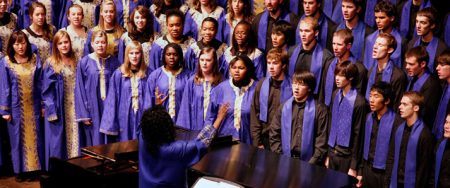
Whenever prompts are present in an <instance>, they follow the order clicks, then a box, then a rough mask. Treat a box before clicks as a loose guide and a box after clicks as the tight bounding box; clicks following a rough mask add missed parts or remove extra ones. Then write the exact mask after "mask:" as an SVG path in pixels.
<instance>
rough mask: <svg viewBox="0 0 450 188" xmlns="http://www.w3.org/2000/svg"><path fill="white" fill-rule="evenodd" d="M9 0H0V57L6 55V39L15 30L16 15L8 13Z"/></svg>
mask: <svg viewBox="0 0 450 188" xmlns="http://www.w3.org/2000/svg"><path fill="white" fill-rule="evenodd" d="M9 7H10V1H9V0H0V57H3V56H5V55H6V47H7V46H8V39H9V37H10V36H11V34H12V32H13V31H15V30H16V29H17V15H16V14H14V13H12V12H9V11H8V8H9Z"/></svg>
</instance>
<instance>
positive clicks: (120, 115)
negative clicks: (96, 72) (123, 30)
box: [100, 41, 148, 142]
mask: <svg viewBox="0 0 450 188" xmlns="http://www.w3.org/2000/svg"><path fill="white" fill-rule="evenodd" d="M125 54H126V56H125V60H124V62H123V64H122V65H121V66H120V67H119V68H118V69H117V70H115V71H114V73H112V76H111V79H110V82H109V83H110V84H109V89H108V96H107V97H106V100H105V103H104V107H105V108H104V110H103V115H102V120H101V123H100V132H102V133H104V134H107V135H112V136H117V141H120V142H122V141H127V140H133V139H136V138H137V134H138V130H139V122H140V120H141V117H142V113H143V112H144V93H145V84H146V81H147V76H148V73H147V65H146V64H145V62H144V60H143V49H142V46H141V44H140V43H139V42H137V41H132V42H130V43H129V44H128V46H127V48H126V49H125Z"/></svg>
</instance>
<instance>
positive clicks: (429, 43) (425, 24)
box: [406, 7, 447, 98]
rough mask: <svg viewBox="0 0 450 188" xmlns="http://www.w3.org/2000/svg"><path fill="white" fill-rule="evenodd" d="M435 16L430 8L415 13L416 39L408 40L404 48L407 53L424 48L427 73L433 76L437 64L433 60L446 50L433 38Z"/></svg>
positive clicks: (435, 26)
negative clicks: (414, 48) (412, 49)
mask: <svg viewBox="0 0 450 188" xmlns="http://www.w3.org/2000/svg"><path fill="white" fill-rule="evenodd" d="M436 14H437V12H436V11H435V10H434V9H433V8H431V7H429V8H424V9H422V10H420V11H419V12H418V13H417V17H416V24H415V26H416V34H417V37H415V38H414V39H412V40H410V41H409V43H408V46H407V48H406V49H407V51H408V50H409V49H411V48H413V47H415V46H423V47H425V48H426V50H427V52H428V56H429V61H428V65H427V66H428V71H429V72H430V73H432V74H433V75H435V74H436V71H435V70H436V66H437V63H435V62H436V61H435V60H436V59H437V57H439V55H440V54H441V53H442V52H443V51H444V50H445V49H447V45H445V43H444V42H443V41H442V40H441V39H439V38H438V37H437V36H434V30H435V29H436V28H437V22H436ZM425 98H426V97H425Z"/></svg>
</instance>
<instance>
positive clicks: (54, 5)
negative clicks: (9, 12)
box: [19, 0, 65, 29]
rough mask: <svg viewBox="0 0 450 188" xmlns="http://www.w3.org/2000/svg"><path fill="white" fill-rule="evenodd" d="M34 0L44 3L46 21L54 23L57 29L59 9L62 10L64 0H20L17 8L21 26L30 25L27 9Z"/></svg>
mask: <svg viewBox="0 0 450 188" xmlns="http://www.w3.org/2000/svg"><path fill="white" fill-rule="evenodd" d="M36 1H38V2H41V3H43V4H44V5H45V9H46V10H47V16H46V21H47V23H48V24H52V25H54V26H55V27H56V28H57V29H60V25H59V21H60V20H61V18H60V16H61V13H62V12H61V10H63V7H64V5H65V1H64V0H21V1H20V10H19V15H20V16H21V18H20V19H22V21H21V23H22V25H21V26H22V27H21V28H27V27H29V26H30V25H31V20H30V16H29V9H30V6H31V4H32V3H33V2H36ZM63 13H65V12H63Z"/></svg>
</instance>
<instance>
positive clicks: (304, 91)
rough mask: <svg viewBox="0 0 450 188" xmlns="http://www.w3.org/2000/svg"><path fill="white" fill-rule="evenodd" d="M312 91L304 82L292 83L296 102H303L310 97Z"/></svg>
mask: <svg viewBox="0 0 450 188" xmlns="http://www.w3.org/2000/svg"><path fill="white" fill-rule="evenodd" d="M309 92H310V89H309V87H308V85H306V84H305V83H304V82H303V81H298V80H294V81H293V82H292V96H293V97H294V99H295V100H297V101H301V100H302V99H305V98H306V97H308V94H309Z"/></svg>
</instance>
